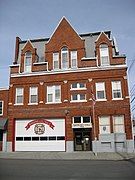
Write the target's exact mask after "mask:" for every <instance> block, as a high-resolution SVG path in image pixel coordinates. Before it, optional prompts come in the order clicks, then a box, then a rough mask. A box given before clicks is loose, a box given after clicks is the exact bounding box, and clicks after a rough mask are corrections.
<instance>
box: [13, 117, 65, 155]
mask: <svg viewBox="0 0 135 180" xmlns="http://www.w3.org/2000/svg"><path fill="white" fill-rule="evenodd" d="M15 151H65V120H64V119H34V120H16V124H15Z"/></svg>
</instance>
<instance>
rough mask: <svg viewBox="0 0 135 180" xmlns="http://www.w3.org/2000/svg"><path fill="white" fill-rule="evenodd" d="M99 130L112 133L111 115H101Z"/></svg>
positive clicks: (101, 132) (102, 132) (103, 132)
mask: <svg viewBox="0 0 135 180" xmlns="http://www.w3.org/2000/svg"><path fill="white" fill-rule="evenodd" d="M99 132H100V134H107V133H110V116H101V117H99Z"/></svg>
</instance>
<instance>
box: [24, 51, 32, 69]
mask: <svg viewBox="0 0 135 180" xmlns="http://www.w3.org/2000/svg"><path fill="white" fill-rule="evenodd" d="M31 64H32V54H31V52H26V54H25V63H24V71H25V72H31Z"/></svg>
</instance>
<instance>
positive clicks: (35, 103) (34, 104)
mask: <svg viewBox="0 0 135 180" xmlns="http://www.w3.org/2000/svg"><path fill="white" fill-rule="evenodd" d="M28 105H38V103H28Z"/></svg>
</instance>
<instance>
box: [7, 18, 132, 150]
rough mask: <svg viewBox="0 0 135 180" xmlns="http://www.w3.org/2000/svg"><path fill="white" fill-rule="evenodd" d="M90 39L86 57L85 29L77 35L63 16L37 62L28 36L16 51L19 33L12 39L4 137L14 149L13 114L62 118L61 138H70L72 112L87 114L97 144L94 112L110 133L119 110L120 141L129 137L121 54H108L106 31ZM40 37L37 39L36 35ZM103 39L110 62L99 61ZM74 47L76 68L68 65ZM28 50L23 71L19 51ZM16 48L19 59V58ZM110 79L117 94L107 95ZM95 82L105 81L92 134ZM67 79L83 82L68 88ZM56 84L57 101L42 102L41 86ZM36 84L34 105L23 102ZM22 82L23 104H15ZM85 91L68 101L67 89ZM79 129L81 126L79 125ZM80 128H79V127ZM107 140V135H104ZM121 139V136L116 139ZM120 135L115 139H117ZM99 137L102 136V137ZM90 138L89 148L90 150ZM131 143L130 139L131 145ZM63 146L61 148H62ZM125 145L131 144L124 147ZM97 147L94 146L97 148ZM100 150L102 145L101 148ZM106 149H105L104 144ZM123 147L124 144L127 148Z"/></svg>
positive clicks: (44, 90)
mask: <svg viewBox="0 0 135 180" xmlns="http://www.w3.org/2000/svg"><path fill="white" fill-rule="evenodd" d="M96 35H97V37H98V38H97V40H96V41H95V42H94V44H93V46H94V49H95V51H94V54H95V57H93V56H91V57H86V54H87V52H86V39H85V36H86V35H78V34H77V33H76V31H75V30H74V29H73V28H72V26H71V25H70V23H69V22H68V21H67V20H66V18H63V19H62V20H61V21H60V23H59V25H58V27H57V28H56V30H55V32H54V33H53V34H52V36H51V38H50V39H49V40H48V41H47V42H46V43H45V44H44V49H45V52H43V53H44V61H43V62H38V58H37V57H38V49H37V48H36V47H35V46H34V42H35V41H34V40H33V41H32V40H31V41H27V42H25V43H24V46H23V49H21V50H20V51H19V48H20V47H19V45H20V44H21V43H23V41H22V42H21V40H20V38H18V37H17V40H16V52H15V61H14V64H13V65H12V66H11V67H10V86H9V99H8V139H7V141H8V142H11V143H12V150H13V151H14V150H15V121H16V120H17V119H22V120H23V119H39V118H56V119H57V118H63V119H65V127H66V130H65V141H66V143H67V142H72V143H73V144H74V143H75V142H74V140H75V133H74V130H75V129H73V128H72V123H73V122H72V119H73V117H78V116H84V117H86V116H87V117H89V116H90V117H91V122H92V128H89V133H90V136H91V143H92V142H94V138H95V136H96V137H97V142H98V143H99V144H102V140H100V136H99V117H100V116H109V117H110V133H111V134H114V130H113V116H115V115H123V116H124V127H125V137H126V141H131V140H132V125H131V117H130V102H129V94H128V85H127V72H126V70H127V67H126V65H125V57H124V56H120V55H114V54H113V53H114V52H113V50H114V49H113V48H114V46H115V45H114V44H113V43H112V39H110V37H108V35H107V33H104V32H101V33H97V34H96V33H95V34H93V35H92V34H91V36H93V37H94V36H96ZM39 41H40V40H39ZM101 44H106V45H107V46H108V50H109V60H110V66H108V67H101V59H100V45H101ZM63 47H67V48H68V52H69V54H68V59H69V69H67V70H62V71H61V58H62V57H61V49H62V48H63ZM74 50H75V51H77V69H72V67H71V56H70V52H71V51H74ZM28 51H30V52H31V53H32V72H31V73H28V74H25V73H24V61H25V53H26V52H28ZM19 52H20V57H21V58H20V60H18V58H19ZM54 52H57V53H59V68H60V70H59V71H54V70H53V53H54ZM112 81H120V82H121V89H122V98H121V99H119V100H113V97H112V85H111V83H112ZM97 82H104V83H105V93H106V101H96V103H95V106H94V110H95V116H94V118H95V119H94V120H95V131H96V132H95V135H94V127H93V124H94V120H93V102H92V96H91V93H90V92H91V88H92V89H93V93H94V95H95V97H96V86H95V84H96V83H97ZM73 83H84V84H85V85H86V88H85V89H83V90H81V89H77V90H72V89H71V85H72V84H73ZM52 85H60V86H61V103H47V86H52ZM35 86H36V87H38V102H37V104H36V105H31V104H29V96H30V87H35ZM19 87H20V88H24V94H23V105H16V104H15V98H16V88H19ZM79 93H81V94H85V96H86V101H85V102H72V99H71V96H72V95H73V94H79ZM80 130H81V129H80ZM82 131H83V130H82ZM108 141H109V140H108ZM121 141H122V140H121ZM121 141H120V142H121ZM103 142H104V141H103ZM94 146H95V145H94V143H93V147H92V150H93V151H94ZM131 146H132V145H131ZM67 149H68V148H66V151H67ZM127 149H131V148H130V147H127ZM100 150H101V147H100V148H99V151H100ZM101 151H102V150H101ZM105 151H106V150H105ZM127 151H128V150H127Z"/></svg>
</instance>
